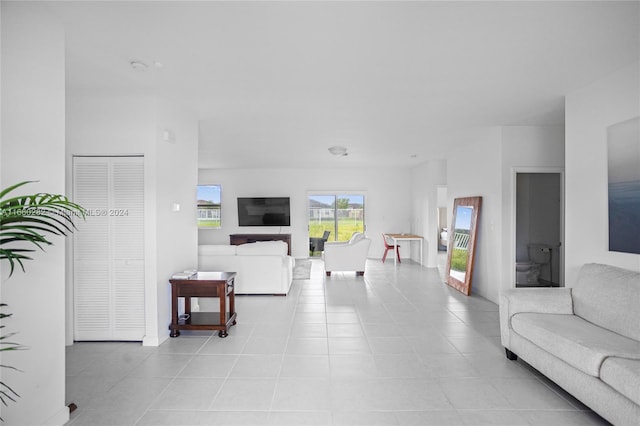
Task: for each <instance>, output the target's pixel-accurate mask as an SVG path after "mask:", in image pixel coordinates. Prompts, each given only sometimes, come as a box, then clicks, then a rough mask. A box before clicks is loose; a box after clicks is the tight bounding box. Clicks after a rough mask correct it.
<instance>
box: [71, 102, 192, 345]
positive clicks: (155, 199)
mask: <svg viewBox="0 0 640 426" xmlns="http://www.w3.org/2000/svg"><path fill="white" fill-rule="evenodd" d="M165 129H168V130H170V131H171V133H172V135H173V136H175V138H174V139H175V140H174V141H172V142H168V141H165V140H164V138H163V133H164V130H165ZM197 146H198V144H197V121H196V119H195V118H194V117H193V116H192V115H191V114H189V113H188V112H186V111H183V110H181V109H179V108H176V107H175V106H173V105H172V104H170V103H169V102H167V101H166V100H163V99H161V98H157V97H149V96H129V95H118V94H114V95H98V94H91V93H83V94H78V93H72V94H70V95H69V96H68V100H67V162H68V163H67V164H68V167H67V170H68V173H67V183H68V185H69V188H71V184H72V177H71V167H70V165H71V160H72V156H73V155H140V154H142V155H144V158H145V177H144V178H145V264H146V266H145V317H146V328H147V331H146V336H145V338H144V344H145V345H157V344H158V343H160V342H161V341H162V340H164V339H166V338H167V337H168V335H169V332H168V328H167V327H168V324H169V323H170V313H169V312H170V311H169V307H170V298H169V295H170V287H169V283H168V279H169V278H170V276H171V274H172V273H174V272H176V271H182V270H184V269H187V268H192V267H194V265H195V264H196V262H197V251H196V248H197V246H196V241H197V223H196V207H195V204H196V193H195V187H196V185H197ZM172 203H179V204H180V206H181V209H180V211H179V212H172V209H171V206H172ZM69 267H71V265H69ZM70 275H71V274H70ZM68 286H69V287H68V288H69V294H68V300H69V303H71V301H72V300H73V299H72V293H71V291H70V289H71V286H72V282H71V276H70V277H69V280H68ZM70 306H72V305H70ZM71 314H72V312H69V316H68V319H67V326H68V335H67V342H68V343H69V344H70V343H71V341H72V328H71V327H72V316H71Z"/></svg>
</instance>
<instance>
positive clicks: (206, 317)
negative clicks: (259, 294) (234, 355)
mask: <svg viewBox="0 0 640 426" xmlns="http://www.w3.org/2000/svg"><path fill="white" fill-rule="evenodd" d="M236 316H237V315H236V313H235V312H231V313H230V312H227V313H226V315H225V318H226V321H225V322H224V323H223V324H220V312H192V313H191V315H190V316H189V318H187V319H185V320H180V321H178V324H171V325H170V326H169V329H170V330H171V336H172V337H177V336H179V335H180V332H179V331H178V330H219V331H220V333H218V335H219V336H220V337H226V336H227V332H228V331H229V327H231V326H232V325H235V324H236Z"/></svg>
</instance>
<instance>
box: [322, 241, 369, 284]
mask: <svg viewBox="0 0 640 426" xmlns="http://www.w3.org/2000/svg"><path fill="white" fill-rule="evenodd" d="M370 245H371V240H370V239H369V238H367V237H365V235H364V234H362V233H360V232H354V233H353V235H352V236H351V239H350V240H349V241H346V242H327V243H325V244H324V253H323V254H322V258H323V259H324V269H325V271H326V273H327V276H331V272H332V271H356V275H364V266H365V264H366V262H367V255H368V254H369V246H370Z"/></svg>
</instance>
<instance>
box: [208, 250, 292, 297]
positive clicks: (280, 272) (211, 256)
mask: <svg viewBox="0 0 640 426" xmlns="http://www.w3.org/2000/svg"><path fill="white" fill-rule="evenodd" d="M287 247H288V246H287V243H285V242H284V241H258V242H255V243H248V244H241V245H238V246H234V245H200V246H198V270H200V271H230V272H237V276H236V280H235V293H236V294H276V295H286V294H287V293H288V292H289V288H290V287H291V281H292V279H293V258H292V257H291V256H288V255H287Z"/></svg>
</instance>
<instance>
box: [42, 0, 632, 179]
mask: <svg viewBox="0 0 640 426" xmlns="http://www.w3.org/2000/svg"><path fill="white" fill-rule="evenodd" d="M638 6H639V3H638V2H622V3H616V2H609V1H607V2H585V3H582V2H483V1H474V2H456V1H446V2H428V1H425V2H419V1H418V2H416V1H414V2H399V1H388V2H371V3H370V2H265V1H261V2H212V1H199V2H186V1H162V2H150V1H141V2H131V1H130V2H103V3H99V2H67V3H62V2H47V3H45V4H44V7H47V8H49V9H50V10H51V12H52V13H54V14H56V15H57V16H59V17H60V18H61V20H62V21H63V23H64V25H65V29H66V36H67V80H68V88H69V90H72V91H90V92H104V93H119V92H124V93H145V94H149V93H150V94H157V95H161V96H164V97H167V98H169V99H171V100H173V101H175V102H177V103H179V104H181V105H184V106H186V107H187V108H188V109H190V110H192V111H193V112H194V113H195V114H196V115H197V117H198V118H199V120H200V167H222V168H228V167H354V166H376V167H377V166H385V165H386V166H411V165H414V164H418V163H420V162H424V161H426V160H428V159H430V158H438V157H440V156H442V155H443V152H445V150H446V149H447V146H446V141H447V140H448V139H447V138H448V135H449V134H450V132H454V131H458V130H461V129H464V128H468V127H474V126H497V125H527V124H530V125H544V124H562V123H563V122H564V95H565V94H567V93H570V92H572V91H574V90H577V89H579V88H580V87H582V86H584V85H586V84H588V83H590V82H592V81H594V80H596V79H598V78H600V77H601V76H604V75H606V74H608V73H610V72H612V71H614V70H616V69H618V68H620V67H622V66H624V65H627V64H629V63H631V62H633V61H635V60H638V58H639V52H640V43H639V38H640V14H639V13H640V12H639V7H638ZM131 60H142V61H145V62H147V63H149V64H151V66H150V68H149V70H147V71H146V72H135V71H133V70H132V69H131V67H130V66H129V62H130V61H131ZM154 61H159V62H161V63H162V64H163V65H164V67H163V68H156V67H154V66H153V62H154ZM177 137H179V135H177ZM332 145H344V146H346V147H347V148H348V149H349V156H347V157H333V156H331V155H330V154H329V153H328V151H327V148H328V147H330V146H332ZM412 154H413V155H417V157H415V158H412V157H411V155H412Z"/></svg>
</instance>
